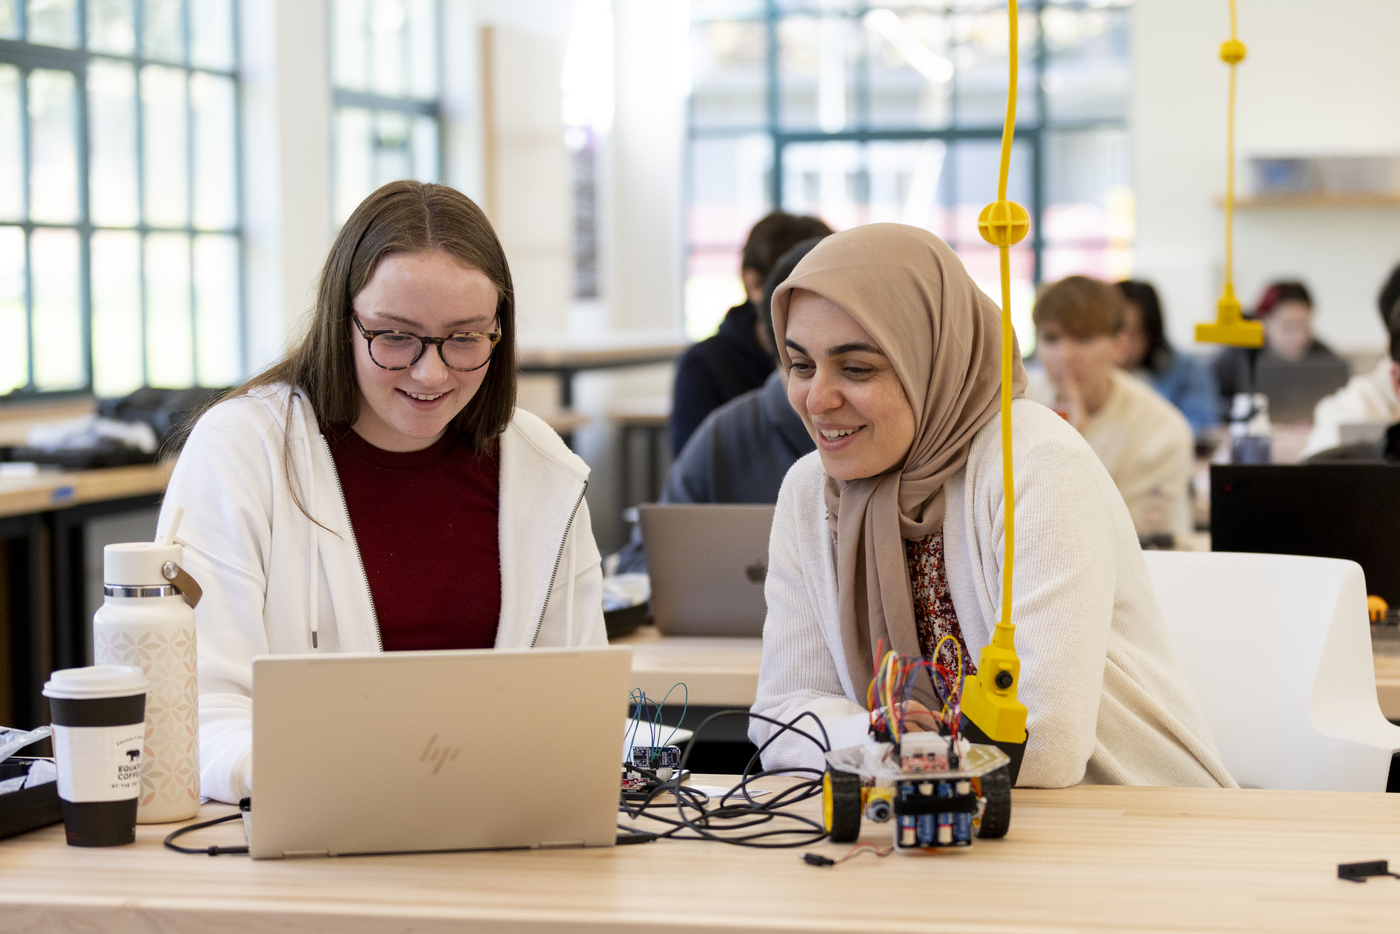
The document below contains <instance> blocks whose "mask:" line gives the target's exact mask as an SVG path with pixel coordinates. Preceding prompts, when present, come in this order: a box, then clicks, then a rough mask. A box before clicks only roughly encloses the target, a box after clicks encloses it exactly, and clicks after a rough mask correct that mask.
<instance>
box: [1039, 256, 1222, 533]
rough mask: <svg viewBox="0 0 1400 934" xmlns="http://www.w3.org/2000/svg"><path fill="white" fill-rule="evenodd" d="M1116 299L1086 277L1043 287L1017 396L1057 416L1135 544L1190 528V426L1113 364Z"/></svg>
mask: <svg viewBox="0 0 1400 934" xmlns="http://www.w3.org/2000/svg"><path fill="white" fill-rule="evenodd" d="M1125 304H1126V303H1125V302H1124V300H1123V296H1122V293H1121V292H1119V290H1117V289H1115V288H1114V287H1113V286H1111V285H1108V284H1107V283H1105V282H1100V281H1098V280H1097V279H1090V278H1088V277H1086V276H1069V277H1067V278H1065V279H1061V280H1060V281H1059V282H1056V283H1053V284H1051V285H1047V286H1045V287H1044V288H1043V289H1041V291H1040V295H1039V297H1038V298H1037V299H1036V303H1035V308H1034V309H1033V311H1032V312H1031V316H1032V318H1033V320H1034V322H1035V334H1036V360H1037V361H1038V362H1039V363H1041V364H1042V365H1043V366H1044V370H1043V372H1032V373H1031V380H1030V385H1029V388H1028V389H1027V395H1029V396H1030V397H1031V398H1032V399H1035V400H1036V401H1037V402H1041V403H1044V404H1046V405H1050V406H1052V407H1054V408H1056V409H1057V410H1058V411H1060V412H1062V413H1064V415H1065V417H1066V418H1067V419H1068V420H1069V422H1070V424H1071V425H1073V426H1074V427H1075V428H1076V429H1077V430H1078V431H1079V433H1080V434H1082V435H1083V436H1084V440H1086V441H1088V442H1089V446H1090V447H1091V448H1093V449H1094V453H1095V454H1097V455H1098V458H1099V460H1100V461H1102V462H1103V465H1104V467H1105V468H1107V469H1108V475H1109V476H1110V477H1112V478H1113V482H1114V483H1115V484H1117V486H1118V492H1119V493H1121V494H1122V496H1123V501H1124V502H1125V503H1127V505H1128V513H1129V514H1130V515H1131V516H1132V517H1133V527H1134V528H1135V529H1136V530H1137V534H1138V537H1139V538H1140V539H1142V540H1144V541H1148V540H1159V539H1164V538H1165V537H1167V536H1170V537H1172V538H1175V537H1177V536H1183V535H1186V534H1189V533H1190V532H1191V531H1192V521H1191V510H1190V502H1189V497H1188V495H1187V484H1188V483H1189V482H1190V477H1191V468H1192V464H1193V456H1194V451H1195V444H1194V441H1193V438H1192V434H1191V426H1190V425H1189V424H1188V423H1187V421H1186V418H1185V417H1184V416H1183V415H1182V414H1181V412H1179V411H1178V410H1177V408H1176V407H1175V406H1173V405H1172V404H1171V403H1169V402H1168V401H1167V400H1166V399H1163V398H1162V397H1161V396H1160V395H1158V394H1157V393H1156V391H1154V390H1153V389H1152V387H1151V386H1149V385H1147V383H1145V382H1143V381H1142V380H1140V379H1138V378H1137V377H1135V376H1132V375H1130V374H1128V373H1125V372H1124V371H1123V370H1121V369H1119V368H1118V367H1117V366H1115V365H1114V357H1115V353H1116V350H1117V346H1116V341H1117V337H1118V334H1119V332H1120V330H1121V327H1122V319H1123V307H1124V305H1125Z"/></svg>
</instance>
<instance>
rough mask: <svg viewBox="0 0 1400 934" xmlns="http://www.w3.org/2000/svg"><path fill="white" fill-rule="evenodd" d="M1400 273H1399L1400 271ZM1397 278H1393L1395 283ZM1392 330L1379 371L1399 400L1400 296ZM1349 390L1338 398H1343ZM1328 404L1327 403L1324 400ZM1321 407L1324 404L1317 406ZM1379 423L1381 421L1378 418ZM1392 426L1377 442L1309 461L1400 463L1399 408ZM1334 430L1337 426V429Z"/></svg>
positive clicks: (1316, 455)
mask: <svg viewBox="0 0 1400 934" xmlns="http://www.w3.org/2000/svg"><path fill="white" fill-rule="evenodd" d="M1397 272H1400V270H1397ZM1395 278H1396V277H1395V275H1392V276H1391V279H1392V280H1394V279H1395ZM1387 329H1388V330H1389V331H1390V354H1389V356H1387V357H1386V358H1385V359H1383V360H1382V361H1381V365H1380V366H1377V367H1376V370H1381V369H1384V371H1385V374H1386V376H1387V377H1388V382H1389V385H1388V386H1387V387H1386V390H1387V392H1388V393H1389V395H1390V397H1391V398H1397V397H1400V297H1397V299H1396V301H1395V302H1394V303H1393V304H1392V306H1391V310H1390V320H1389V322H1388V328H1387ZM1370 376H1371V374H1369V373H1368V374H1366V375H1365V376H1356V377H1353V379H1352V382H1355V381H1356V380H1365V379H1369V378H1370ZM1350 388H1351V387H1350V385H1348V386H1347V388H1346V389H1343V390H1341V391H1340V392H1338V393H1337V394H1336V395H1342V393H1345V392H1346V391H1347V389H1350ZM1323 401H1326V400H1323ZM1318 408H1319V409H1320V408H1322V403H1318ZM1375 420H1376V421H1380V420H1382V419H1375ZM1383 420H1384V421H1386V422H1389V426H1388V427H1387V428H1386V429H1385V431H1384V432H1382V433H1381V434H1380V436H1379V438H1378V439H1377V440H1375V441H1361V442H1356V443H1353V444H1337V445H1334V446H1332V447H1330V448H1325V449H1323V450H1321V451H1318V452H1316V453H1314V454H1312V455H1311V456H1309V457H1308V458H1307V462H1308V463H1310V464H1329V463H1332V464H1335V463H1353V464H1400V409H1392V410H1391V412H1390V415H1389V417H1388V418H1385V419H1383ZM1334 427H1335V426H1334Z"/></svg>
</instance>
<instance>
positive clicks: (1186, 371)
mask: <svg viewBox="0 0 1400 934" xmlns="http://www.w3.org/2000/svg"><path fill="white" fill-rule="evenodd" d="M1117 287H1118V291H1119V292H1121V293H1123V298H1124V299H1125V301H1124V303H1123V326H1122V328H1121V329H1119V331H1118V336H1117V354H1116V357H1115V359H1114V362H1115V363H1117V364H1118V366H1119V368H1120V369H1123V370H1126V371H1127V372H1129V373H1132V374H1133V375H1134V376H1137V377H1140V378H1141V379H1143V380H1145V381H1146V382H1147V383H1149V384H1150V385H1151V386H1152V388H1153V389H1155V390H1157V392H1158V393H1159V394H1160V395H1161V396H1162V398H1164V399H1166V400H1167V401H1168V402H1170V403H1171V404H1172V405H1174V406H1176V407H1177V408H1178V409H1180V410H1181V414H1182V415H1185V416H1186V420H1187V421H1188V422H1190V423H1191V430H1192V431H1194V432H1195V433H1196V437H1198V438H1199V437H1201V435H1202V434H1203V433H1204V432H1205V431H1206V429H1208V428H1213V427H1215V426H1216V425H1218V424H1220V418H1219V416H1218V413H1217V411H1216V409H1217V402H1216V397H1217V395H1218V392H1217V390H1216V388H1215V374H1214V372H1213V371H1212V370H1211V368H1210V367H1208V366H1206V365H1205V364H1204V363H1202V362H1201V361H1199V360H1197V359H1196V358H1195V357H1193V356H1191V355H1190V354H1185V353H1181V352H1180V351H1178V350H1177V349H1176V348H1175V347H1173V346H1172V345H1171V342H1170V341H1168V340H1167V333H1166V327H1165V322H1163V320H1162V302H1161V299H1159V298H1158V297H1157V290H1156V289H1154V288H1153V287H1152V285H1151V283H1148V282H1137V281H1134V280H1132V279H1129V280H1126V281H1124V282H1120V283H1118V286H1117Z"/></svg>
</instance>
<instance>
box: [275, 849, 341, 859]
mask: <svg viewBox="0 0 1400 934" xmlns="http://www.w3.org/2000/svg"><path fill="white" fill-rule="evenodd" d="M330 855H331V854H330V852H329V851H327V850H283V851H282V858H283V859H302V858H305V857H309V856H330Z"/></svg>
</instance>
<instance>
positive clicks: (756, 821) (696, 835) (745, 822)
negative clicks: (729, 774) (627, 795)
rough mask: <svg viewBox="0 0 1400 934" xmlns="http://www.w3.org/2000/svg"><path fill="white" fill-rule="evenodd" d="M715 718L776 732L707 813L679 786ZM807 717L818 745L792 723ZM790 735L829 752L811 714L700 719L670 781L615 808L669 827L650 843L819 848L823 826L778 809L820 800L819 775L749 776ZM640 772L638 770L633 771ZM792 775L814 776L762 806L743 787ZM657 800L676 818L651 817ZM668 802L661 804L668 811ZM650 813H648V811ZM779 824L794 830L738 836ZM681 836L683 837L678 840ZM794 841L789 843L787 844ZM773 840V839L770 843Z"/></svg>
mask: <svg viewBox="0 0 1400 934" xmlns="http://www.w3.org/2000/svg"><path fill="white" fill-rule="evenodd" d="M721 717H746V718H747V717H752V718H754V719H756V720H762V721H764V722H765V723H771V724H773V725H775V726H778V727H780V728H781V729H779V730H778V731H777V732H775V733H774V734H773V735H772V736H770V737H768V740H767V741H766V742H764V744H763V745H762V746H760V747H759V748H758V751H757V752H755V753H754V754H753V756H752V757H751V758H750V759H749V761H748V763H747V764H745V766H744V772H743V775H741V776H740V779H739V783H738V784H736V785H735V786H734V787H733V788H731V789H730V790H728V791H726V792H725V793H724V794H723V795H721V796H720V798H719V803H718V805H716V806H714V807H710V806H709V805H710V803H711V801H712V799H711V797H710V796H709V795H707V794H705V793H704V792H703V791H700V790H698V789H695V788H687V787H686V786H684V785H682V784H681V779H682V778H683V777H684V775H685V767H686V764H687V763H688V762H689V761H690V754H691V752H692V751H693V750H694V749H695V746H696V741H697V740H698V739H699V737H700V734H701V733H702V732H703V731H704V729H705V727H706V726H707V725H708V724H709V723H710V721H712V720H717V719H719V718H721ZM807 717H810V718H811V719H812V721H813V722H814V723H816V725H817V729H818V730H820V731H821V739H817V737H816V736H814V735H813V734H812V733H809V732H807V731H806V730H803V729H800V728H799V727H798V723H800V722H801V721H802V720H803V719H804V718H807ZM789 732H790V733H795V734H797V735H798V736H801V737H805V738H806V739H808V740H811V741H812V742H813V743H814V744H815V745H816V746H817V748H818V749H820V750H821V751H822V752H829V751H830V750H831V739H830V737H828V736H827V734H826V727H825V726H823V725H822V722H821V720H820V719H819V718H818V717H817V716H816V715H815V714H813V713H812V712H810V711H805V712H803V713H801V714H799V715H798V716H796V717H794V718H793V719H792V720H790V721H788V722H787V723H784V722H782V721H781V720H776V719H774V718H772V717H766V716H764V715H763V714H756V713H750V712H749V711H747V710H721V711H718V712H717V713H713V714H711V715H710V716H708V717H706V718H705V720H704V721H703V722H702V723H701V724H700V725H699V726H698V727H696V729H695V732H694V733H693V734H691V738H690V743H689V744H688V745H687V746H686V750H685V753H684V754H683V755H682V756H681V761H680V766H679V767H678V768H677V769H676V771H675V774H674V776H673V777H672V778H671V779H670V780H669V781H665V782H663V781H659V780H656V779H652V780H651V781H650V782H648V784H647V790H646V796H645V798H643V800H641V801H640V802H637V803H632V802H628V801H626V800H624V801H622V803H621V810H622V811H623V813H625V814H627V815H628V816H629V817H632V818H634V819H635V818H638V817H645V818H647V819H648V820H652V821H657V822H658V823H661V824H665V825H667V826H668V827H670V829H669V830H665V831H661V832H660V833H657V834H655V835H654V836H655V837H658V838H659V837H670V838H672V839H676V840H714V841H716V842H718V843H729V844H733V845H734V846H751V847H760V848H764V849H786V848H790V847H800V846H811V845H812V844H814V843H820V842H821V841H822V840H824V839H825V838H826V836H827V831H826V826H825V825H824V824H823V823H822V822H821V821H817V820H813V819H812V818H810V817H805V816H803V815H801V814H793V813H784V812H782V811H780V810H779V809H780V808H784V807H787V806H788V805H792V804H796V803H798V802H800V801H806V800H807V799H809V798H812V797H815V796H817V795H820V794H821V792H822V774H823V773H822V771H821V770H820V769H811V768H804V767H799V768H792V769H761V770H759V771H757V772H755V771H753V768H754V766H755V765H756V764H758V763H760V762H761V760H762V756H763V753H764V751H765V750H767V749H768V747H769V746H771V745H773V743H774V742H775V741H776V740H777V739H778V737H780V736H782V735H783V734H784V733H789ZM638 771H640V770H638ZM793 773H806V774H809V775H814V777H812V778H808V779H807V780H806V781H802V782H799V783H798V784H796V785H793V786H792V787H790V788H786V789H784V790H782V791H780V792H776V793H774V794H773V795H772V796H771V797H770V798H768V800H766V801H760V800H758V799H757V798H755V797H754V796H753V794H752V792H751V789H750V787H749V783H750V782H753V781H755V780H758V779H762V778H767V777H770V776H774V775H791V774H793ZM663 794H669V795H671V796H673V798H674V807H675V810H676V816H675V817H674V818H672V817H664V816H662V815H661V814H657V813H654V812H655V811H656V810H658V809H659V805H658V804H655V803H654V802H655V799H656V798H657V797H659V796H661V795H663ZM731 799H742V801H741V802H736V803H734V804H730V803H729V802H730V800H731ZM670 804H671V803H670V802H667V803H666V805H665V806H666V807H668V808H669V806H670ZM649 809H650V810H649ZM777 819H784V820H790V821H794V822H796V823H797V824H798V825H799V826H797V827H773V828H770V829H766V830H757V831H753V832H751V833H744V832H743V831H750V830H753V828H755V827H759V826H762V825H764V824H769V823H771V822H772V821H774V820H777ZM618 826H619V828H621V829H623V830H627V831H635V830H637V828H636V827H635V826H624V825H621V824H619V825H618ZM683 831H689V833H688V834H684V835H682V832H683ZM794 837H795V838H796V839H789V838H794ZM774 838H776V839H774Z"/></svg>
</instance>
